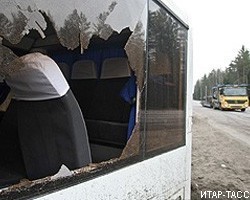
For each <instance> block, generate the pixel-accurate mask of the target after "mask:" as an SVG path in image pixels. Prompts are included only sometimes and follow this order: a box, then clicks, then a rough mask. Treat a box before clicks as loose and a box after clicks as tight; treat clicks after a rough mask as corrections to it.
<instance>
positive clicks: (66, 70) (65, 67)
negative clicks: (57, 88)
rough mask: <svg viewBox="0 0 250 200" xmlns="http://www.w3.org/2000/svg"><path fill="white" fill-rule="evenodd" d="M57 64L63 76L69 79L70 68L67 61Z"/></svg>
mask: <svg viewBox="0 0 250 200" xmlns="http://www.w3.org/2000/svg"><path fill="white" fill-rule="evenodd" d="M58 66H59V68H60V70H61V71H62V73H63V75H64V77H65V78H66V79H67V80H69V79H70V68H69V65H68V64H67V63H64V62H61V63H58Z"/></svg>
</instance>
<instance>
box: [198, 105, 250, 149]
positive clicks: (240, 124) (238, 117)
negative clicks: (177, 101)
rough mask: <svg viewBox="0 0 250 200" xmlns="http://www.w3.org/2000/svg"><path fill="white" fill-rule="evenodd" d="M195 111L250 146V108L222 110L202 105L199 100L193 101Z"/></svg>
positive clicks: (226, 133)
mask: <svg viewBox="0 0 250 200" xmlns="http://www.w3.org/2000/svg"><path fill="white" fill-rule="evenodd" d="M193 113H194V115H196V116H199V117H200V118H204V120H207V121H208V123H209V124H211V125H213V126H214V127H215V128H217V129H219V130H221V131H223V133H224V134H225V135H227V136H231V137H233V138H234V139H236V140H238V141H239V142H243V143H246V144H247V145H248V146H249V148H250V108H248V109H247V110H246V111H245V112H240V111H221V110H213V109H211V108H206V107H202V106H201V104H200V102H199V101H193Z"/></svg>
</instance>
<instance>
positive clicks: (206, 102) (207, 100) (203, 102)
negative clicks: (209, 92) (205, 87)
mask: <svg viewBox="0 0 250 200" xmlns="http://www.w3.org/2000/svg"><path fill="white" fill-rule="evenodd" d="M212 102H213V97H212V96H204V97H203V99H202V100H201V105H202V106H203V107H209V108H212V107H213V103H212Z"/></svg>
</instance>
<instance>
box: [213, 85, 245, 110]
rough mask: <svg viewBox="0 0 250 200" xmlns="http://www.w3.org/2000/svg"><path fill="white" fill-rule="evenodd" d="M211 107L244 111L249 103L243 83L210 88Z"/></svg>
mask: <svg viewBox="0 0 250 200" xmlns="http://www.w3.org/2000/svg"><path fill="white" fill-rule="evenodd" d="M212 97H213V98H212V107H213V108H214V109H216V108H218V109H220V110H241V111H245V110H246V108H247V107H248V105H249V99H248V95H247V87H245V86H244V85H218V86H215V87H213V88H212Z"/></svg>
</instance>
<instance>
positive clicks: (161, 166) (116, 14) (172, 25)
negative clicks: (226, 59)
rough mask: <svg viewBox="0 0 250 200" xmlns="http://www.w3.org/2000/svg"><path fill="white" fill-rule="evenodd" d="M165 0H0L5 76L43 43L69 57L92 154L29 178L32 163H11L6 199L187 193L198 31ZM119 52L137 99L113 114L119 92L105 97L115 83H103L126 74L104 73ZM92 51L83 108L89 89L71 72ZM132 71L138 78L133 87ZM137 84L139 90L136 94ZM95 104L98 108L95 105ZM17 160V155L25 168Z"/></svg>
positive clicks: (1, 185) (177, 196)
mask: <svg viewBox="0 0 250 200" xmlns="http://www.w3.org/2000/svg"><path fill="white" fill-rule="evenodd" d="M164 2H165V3H163V2H162V1H160V0H149V1H143V0H138V1H130V0H116V1H103V0H96V1H92V0H82V1H80V0H72V1H70V3H69V1H66V0H63V1H62V0H54V1H50V2H48V1H44V0H32V1H31V0H25V1H24V0H22V1H15V3H13V2H12V1H11V0H4V1H1V3H0V4H1V8H0V16H1V18H0V22H1V26H2V27H3V28H2V29H1V28H0V39H1V40H0V62H1V63H0V64H1V65H0V73H1V74H0V75H1V76H2V77H3V79H4V78H5V77H4V76H8V75H6V74H7V73H11V72H9V70H8V69H9V68H10V66H9V63H10V62H11V61H13V60H15V59H18V57H19V56H22V55H24V54H26V53H28V52H29V51H30V49H33V48H43V49H46V51H47V53H48V55H49V56H50V57H51V58H52V59H54V60H55V62H56V63H57V64H58V65H59V67H60V66H62V63H64V64H65V65H67V66H69V69H66V71H67V70H68V71H67V72H63V73H68V74H67V75H66V74H64V75H65V78H66V79H67V80H68V82H69V85H70V87H71V89H72V91H73V93H74V94H75V96H76V100H77V101H78V102H79V105H80V108H81V111H82V113H83V117H84V118H85V121H86V127H87V130H88V134H89V143H90V147H91V153H92V160H93V162H92V163H90V164H89V165H87V166H83V167H81V168H78V169H70V167H68V166H67V165H66V166H67V167H68V168H69V170H68V171H67V172H59V173H58V174H57V175H54V174H56V173H54V174H49V175H48V176H46V177H41V179H38V180H30V181H28V180H27V179H29V178H28V177H27V175H26V174H25V170H24V171H22V172H20V171H18V170H17V171H18V172H13V177H14V178H13V177H12V174H11V173H12V171H11V172H7V173H9V174H11V178H9V179H8V177H7V178H6V180H3V181H0V199H30V198H32V199H39V200H50V199H51V200H57V199H58V200H63V199H65V200H66V199H74V200H80V199H86V200H92V199H93V200H94V199H96V200H100V199H103V200H104V199H107V200H111V199H112V200H113V199H117V200H122V199H124V200H125V199H131V200H134V199H138V200H141V199H157V200H161V199H162V200H165V199H169V200H181V199H185V200H186V199H190V196H191V140H192V138H191V137H192V131H191V124H192V81H193V80H192V38H191V33H190V32H189V27H188V25H187V22H186V19H185V20H183V19H181V18H180V17H179V16H180V14H179V13H178V12H179V11H178V10H177V9H176V8H175V7H174V6H173V5H172V4H171V3H170V2H169V1H164ZM176 13H178V15H177V14H176ZM113 58H115V59H113ZM117 59H120V60H119V64H117V66H120V65H122V64H121V63H122V62H121V61H122V60H124V59H125V60H126V63H127V65H128V66H129V73H130V75H129V78H128V77H127V75H126V78H127V79H126V82H125V83H126V84H123V85H122V87H121V88H119V91H123V92H124V91H125V92H124V93H125V94H124V96H122V94H121V96H122V98H124V99H125V100H126V98H130V100H131V102H129V103H127V104H126V105H124V106H123V110H121V111H119V110H118V111H117V113H116V110H117V109H118V108H119V107H118V106H116V105H115V104H116V103H114V102H113V99H115V98H116V97H114V98H111V100H107V101H108V102H104V101H105V98H108V97H105V98H103V97H102V96H101V95H104V96H105V95H107V94H108V95H110V94H109V92H112V90H116V89H114V88H115V87H114V88H113V86H112V87H110V89H109V88H108V89H107V91H106V88H104V85H105V86H106V84H107V82H108V81H109V80H111V79H112V81H114V80H113V78H120V79H124V76H125V75H124V70H120V71H119V70H118V72H117V73H116V74H115V73H114V72H113V71H116V69H114V68H112V66H111V68H110V69H111V70H107V74H108V73H110V71H112V72H111V73H110V74H108V75H107V74H106V75H103V74H104V69H103V66H104V64H105V63H107V62H111V63H113V62H114V60H117ZM89 60H92V61H93V63H94V64H93V66H95V67H96V68H95V69H96V71H97V76H96V82H95V85H94V89H93V88H92V89H87V90H86V91H84V92H83V93H84V94H86V96H88V97H90V96H91V97H92V98H91V99H90V100H89V102H88V103H89V104H90V108H88V109H87V110H85V105H84V103H86V101H85V100H86V96H84V95H83V98H82V96H81V95H82V94H81V92H79V93H78V91H77V89H75V88H74V87H75V85H74V81H75V82H77V84H78V85H79V83H80V82H79V80H80V79H81V78H79V76H78V75H79V74H80V72H78V73H76V75H74V77H77V78H73V70H74V69H73V67H74V66H76V63H77V62H78V61H80V62H81V64H82V63H83V62H82V61H84V63H86V62H88V61H89ZM85 61H86V62H85ZM64 64H63V65H64ZM82 65H83V64H82ZM113 65H114V64H113ZM61 69H62V71H63V68H61ZM94 71H95V70H94ZM105 73H106V72H105ZM132 76H133V77H135V81H134V82H132V85H130V86H131V87H130V86H128V85H127V84H128V82H129V81H130V80H132V79H131V77H132ZM90 79H91V80H92V77H91V78H88V80H90ZM120 79H119V80H120ZM130 83H131V82H130ZM80 84H82V83H80ZM88 84H89V86H90V85H91V84H92V83H90V82H88V83H87V85H88ZM115 84H116V83H115ZM125 85H126V86H127V88H126V86H125ZM133 86H135V91H134V90H133V92H135V94H134V95H132V94H130V93H131V91H132V89H131V88H133ZM84 87H85V86H84ZM99 87H100V88H99ZM124 88H126V89H125V90H123V89H124ZM128 88H129V89H128ZM85 89H86V87H85ZM121 89H122V90H121ZM1 90H3V89H1ZM81 91H83V90H81ZM91 91H93V93H90V92H91ZM96 91H97V92H96ZM85 92H86V93H85ZM133 92H132V93H133ZM102 93H103V94H102ZM121 93H122V92H121ZM90 94H91V95H90ZM126 95H127V96H126ZM95 97H96V98H95ZM81 99H83V102H81ZM109 101H112V102H109ZM119 101H120V100H119ZM127 101H128V100H127ZM109 104H110V105H109ZM3 105H5V104H4V103H3V104H2V105H1V106H3ZM10 105H11V104H10ZM91 106H92V107H91ZM108 106H111V108H106V107H108ZM97 107H100V108H101V109H99V110H95V109H96V108H97ZM114 107H115V108H114ZM126 109H128V110H127V112H126V114H121V113H123V112H124V113H125V111H124V110H126ZM133 109H134V110H133ZM6 110H7V111H6ZM6 110H4V111H2V116H3V117H2V119H4V116H5V112H6V113H7V112H8V109H7V108H6ZM100 110H101V111H100ZM113 113H114V116H115V117H114V116H112V114H113ZM120 115H121V116H120ZM125 115H126V116H127V117H126V119H124V116H125ZM119 117H120V118H121V120H120V121H119V120H118V118H119ZM17 118H18V116H17ZM133 120H134V121H133ZM2 121H4V120H2ZM17 121H18V119H17ZM1 124H2V123H1ZM1 124H0V137H1V138H0V140H2V141H3V140H4V139H5V136H3V134H2V133H1V130H2V129H1V126H2V125H1ZM17 126H18V124H17ZM130 128H131V131H130V132H129V130H130ZM109 130H112V131H111V132H109ZM124 130H126V131H125V132H124ZM1 134H2V135H1ZM18 134H20V133H18ZM117 135H118V136H117ZM2 137H3V138H4V139H2ZM13 137H14V136H13ZM7 139H8V138H7ZM76 140H77V138H76ZM0 145H1V144H0ZM6 148H8V147H6ZM0 151H3V152H9V151H10V150H8V149H1V148H0ZM21 151H22V150H21ZM3 152H0V154H3ZM6 155H8V153H6ZM8 156H9V155H8ZM18 159H19V158H18ZM18 159H17V160H18ZM1 160H2V161H1ZM3 160H5V157H4V156H3V157H0V164H1V165H2V163H3V164H4V165H5V163H4V162H5V161H3ZM14 163H15V162H14ZM19 164H20V163H17V164H15V165H16V166H17V168H18V169H19V167H20V166H19ZM61 164H65V163H61ZM6 166H8V165H7V164H6ZM22 167H23V168H24V169H25V167H26V166H25V164H24V166H22ZM58 170H59V169H58ZM60 173H62V174H61V175H60ZM5 175H6V169H1V167H0V176H2V177H5ZM17 175H18V176H17ZM0 178H1V177H0Z"/></svg>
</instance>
